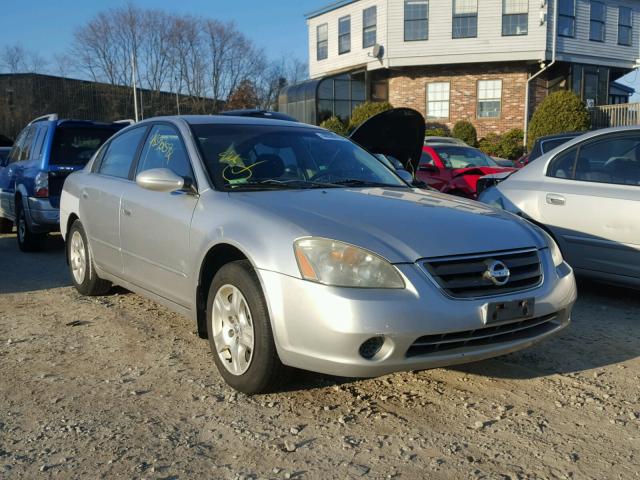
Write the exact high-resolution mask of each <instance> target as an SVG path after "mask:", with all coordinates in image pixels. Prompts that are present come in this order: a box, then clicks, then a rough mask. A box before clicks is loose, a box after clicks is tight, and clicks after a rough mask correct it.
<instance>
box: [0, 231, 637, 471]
mask: <svg viewBox="0 0 640 480" xmlns="http://www.w3.org/2000/svg"><path fill="white" fill-rule="evenodd" d="M63 253H64V250H63V245H62V241H61V239H60V237H53V238H51V239H50V242H49V245H48V248H47V250H46V251H45V252H42V253H37V254H22V253H20V252H19V251H18V250H17V247H16V241H15V238H14V237H13V236H10V235H5V236H0V265H1V268H0V377H1V379H2V380H1V381H0V478H30V479H31V478H157V479H192V478H322V479H328V478H491V479H493V478H496V479H508V478H510V479H537V478H576V479H582V478H594V479H603V478H620V479H633V478H640V468H639V466H640V387H639V385H640V383H639V377H640V359H639V358H638V357H639V355H640V295H639V294H638V292H633V291H629V290H622V289H617V288H611V287H605V286H600V285H595V284H587V283H583V282H582V283H581V284H580V299H579V301H578V303H577V304H576V307H575V309H574V314H573V323H572V325H571V326H570V327H569V328H568V329H566V330H565V331H564V333H563V334H562V335H560V336H559V337H557V338H554V339H552V340H549V341H546V342H544V343H543V344H540V345H538V346H536V347H534V348H531V349H529V350H526V351H523V352H519V353H516V354H511V355H508V356H505V357H501V358H498V359H493V360H489V361H483V362H479V363H475V364H472V365H467V366H463V367H457V368H446V369H437V370H430V371H422V372H415V373H400V374H394V375H388V376H385V377H382V378H377V379H370V380H353V379H341V378H334V377H327V376H322V375H317V374H311V373H303V372H300V373H299V374H297V375H296V377H295V380H294V383H292V384H291V385H290V387H289V388H288V390H287V391H285V392H282V393H279V394H270V395H262V396H255V397H247V396H244V395H239V394H235V393H234V392H233V391H232V390H231V389H229V388H228V387H226V386H225V385H224V383H223V382H222V380H221V378H220V377H219V376H218V374H217V372H216V371H215V369H214V366H213V362H212V359H211V356H210V352H209V346H208V343H207V342H206V341H202V340H199V339H198V338H197V336H196V334H195V325H194V324H192V323H191V322H190V321H189V320H188V319H186V318H184V317H182V316H179V315H176V314H174V313H171V312H169V311H168V310H167V309H165V308H164V307H161V306H159V305H157V304H155V303H153V302H151V301H148V300H146V299H144V298H142V297H139V296H137V295H134V294H131V293H128V292H126V291H124V290H116V291H115V292H114V293H113V294H112V295H109V296H105V297H95V298H83V297H81V296H80V295H78V294H77V293H76V292H75V290H74V289H73V288H71V287H70V286H69V285H70V282H69V278H68V274H67V268H66V265H65V262H64V254H63Z"/></svg>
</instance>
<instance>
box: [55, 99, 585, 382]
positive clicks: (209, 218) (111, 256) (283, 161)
mask: <svg viewBox="0 0 640 480" xmlns="http://www.w3.org/2000/svg"><path fill="white" fill-rule="evenodd" d="M386 115H387V116H386V117H385V118H390V119H392V120H393V121H392V122H391V123H390V124H389V126H388V128H386V127H385V128H373V129H372V131H373V132H374V133H373V134H372V135H373V136H374V137H375V138H372V137H371V139H372V142H371V143H372V144H373V143H375V142H380V141H381V137H380V136H381V135H382V134H383V133H384V134H386V135H389V136H390V137H395V138H399V137H398V135H406V131H407V130H406V129H409V128H414V129H415V131H414V132H413V133H414V134H415V135H413V134H412V135H410V137H411V138H413V139H414V140H415V145H410V146H409V147H410V148H409V147H408V146H407V144H406V142H400V143H402V145H401V147H402V148H400V149H399V151H397V152H392V151H384V152H382V153H384V154H391V155H393V156H394V157H395V158H398V159H399V160H401V161H403V162H406V165H407V170H408V171H416V168H415V167H416V166H417V165H416V163H417V162H418V161H419V158H420V153H421V150H422V137H423V136H424V120H423V119H421V117H419V119H418V116H419V115H418V114H417V113H416V112H415V111H410V110H408V109H400V110H399V111H398V112H396V113H392V114H386ZM394 115H395V116H396V117H397V118H395V119H394V118H393V117H394ZM417 119H418V120H417ZM403 122H404V123H403ZM375 123H376V122H374V124H375ZM378 127H380V125H378ZM395 129H398V130H397V131H396V130H395ZM402 129H404V133H403V132H401V131H400V130H402ZM381 132H382V133H381ZM407 138H408V137H407ZM358 139H359V140H358V143H359V145H358V144H356V143H354V141H352V140H349V139H346V138H344V137H341V136H339V135H336V134H334V133H331V132H328V131H326V130H323V129H321V128H318V127H314V126H310V125H304V124H300V123H294V122H288V121H283V120H274V119H263V118H251V117H233V116H182V117H162V118H154V119H148V120H145V121H144V122H141V123H138V124H136V125H133V126H130V127H128V128H126V129H124V130H122V131H121V132H119V133H118V134H117V135H115V136H114V137H112V138H111V139H110V140H109V141H108V142H106V143H105V145H104V146H103V147H102V148H100V150H98V152H96V154H95V155H94V157H93V158H92V160H91V161H90V162H89V164H88V165H87V166H86V167H85V168H84V169H83V170H82V171H78V172H76V173H73V174H72V175H70V176H69V177H68V179H67V180H66V182H65V185H64V191H63V194H62V201H61V218H60V222H61V232H62V233H63V235H64V237H65V240H66V245H67V259H68V263H69V266H70V271H71V277H72V280H73V283H74V285H75V287H76V288H77V290H78V291H79V292H80V293H82V294H85V295H101V294H105V293H106V292H107V291H108V290H109V288H110V286H111V285H112V284H117V285H120V286H123V287H125V288H127V289H129V290H132V291H134V292H137V293H140V294H142V295H145V296H147V297H149V298H151V299H154V300H156V301H158V302H160V303H162V304H165V305H167V306H168V307H170V308H171V309H173V310H175V311H177V312H179V313H183V314H184V315H186V316H188V317H190V318H191V319H193V321H194V322H195V324H196V325H197V330H198V333H199V335H200V336H201V337H203V338H208V339H209V343H210V346H211V350H212V353H213V355H212V357H213V360H214V362H215V364H216V366H217V369H218V370H219V372H220V374H221V375H222V377H223V378H224V379H225V380H226V382H227V383H228V384H229V385H231V386H232V387H233V388H235V389H237V390H239V391H242V392H246V393H258V392H264V391H268V390H273V389H276V388H277V387H278V386H279V385H280V382H281V381H282V379H283V378H285V373H286V372H288V371H290V370H291V369H290V367H297V368H301V369H306V370H311V371H316V372H322V373H327V374H333V375H339V376H350V377H371V376H377V375H382V374H386V373H390V372H394V371H399V370H416V369H426V368H432V367H438V366H444V365H452V364H457V363H463V362H470V361H475V360H480V359H485V358H489V357H494V356H496V355H502V354H506V353H509V352H513V351H516V350H519V349H522V348H525V347H528V346H530V345H532V344H534V343H535V342H537V341H539V340H542V339H544V338H546V337H549V336H552V335H554V334H556V333H558V332H559V331H560V330H562V329H563V328H564V327H566V326H567V325H568V323H569V319H570V314H571V308H572V306H573V303H574V301H575V299H576V287H575V282H574V277H573V272H572V270H571V268H570V267H569V266H568V265H567V264H566V263H565V262H564V261H563V258H562V256H561V254H560V251H559V249H558V247H557V245H556V244H555V242H554V241H553V240H552V239H551V238H550V237H549V236H548V235H547V234H545V233H544V232H543V231H542V230H540V229H538V228H537V227H535V226H532V225H531V224H529V223H528V222H526V221H525V220H522V219H519V218H517V217H516V216H514V215H511V214H509V213H506V212H501V211H498V210H496V209H494V208H491V207H489V206H486V205H483V204H480V203H477V202H473V201H469V200H466V199H461V198H456V197H452V196H448V195H445V194H441V193H438V192H431V191H426V190H420V189H416V188H413V187H412V186H411V185H410V184H409V183H406V181H405V180H403V179H402V178H400V177H399V176H398V175H397V174H396V173H395V171H393V170H392V169H391V168H390V167H388V166H386V164H385V163H383V162H381V161H380V160H379V159H378V158H376V157H375V156H374V155H373V154H372V153H375V152H372V150H375V149H373V148H369V147H368V146H367V143H368V140H367V135H366V131H363V130H361V131H360V135H359V137H358ZM382 143H384V142H382ZM390 144H392V142H391V143H390ZM377 153H380V152H377Z"/></svg>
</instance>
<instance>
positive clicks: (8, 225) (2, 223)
mask: <svg viewBox="0 0 640 480" xmlns="http://www.w3.org/2000/svg"><path fill="white" fill-rule="evenodd" d="M11 232H13V222H12V221H11V220H9V219H8V218H0V233H11Z"/></svg>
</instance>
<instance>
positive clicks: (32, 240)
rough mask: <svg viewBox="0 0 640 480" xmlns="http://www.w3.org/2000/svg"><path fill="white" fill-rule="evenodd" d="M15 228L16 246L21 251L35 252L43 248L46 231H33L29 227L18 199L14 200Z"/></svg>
mask: <svg viewBox="0 0 640 480" xmlns="http://www.w3.org/2000/svg"><path fill="white" fill-rule="evenodd" d="M16 229H17V230H18V235H17V238H18V247H19V248H20V250H22V251H23V252H36V251H38V250H42V249H43V248H44V242H45V240H46V238H47V234H46V233H34V232H32V231H31V229H30V228H29V222H27V217H26V215H25V213H24V208H23V206H22V205H21V204H20V201H16Z"/></svg>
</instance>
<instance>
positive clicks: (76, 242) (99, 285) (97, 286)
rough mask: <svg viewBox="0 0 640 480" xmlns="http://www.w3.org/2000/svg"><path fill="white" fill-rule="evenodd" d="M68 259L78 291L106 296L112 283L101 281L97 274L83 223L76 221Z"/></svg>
mask: <svg viewBox="0 0 640 480" xmlns="http://www.w3.org/2000/svg"><path fill="white" fill-rule="evenodd" d="M67 258H68V260H69V268H70V269H71V280H72V281H73V286H74V287H76V290H78V292H80V293H81V294H83V295H104V294H105V293H107V292H108V291H109V289H110V288H111V282H108V281H106V280H103V279H101V278H100V277H99V276H98V274H97V273H96V269H95V266H94V264H93V259H92V258H91V250H90V249H89V243H88V242H87V235H86V234H85V233H84V228H82V223H80V220H76V221H75V222H73V225H71V229H70V230H69V235H68V236H67Z"/></svg>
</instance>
